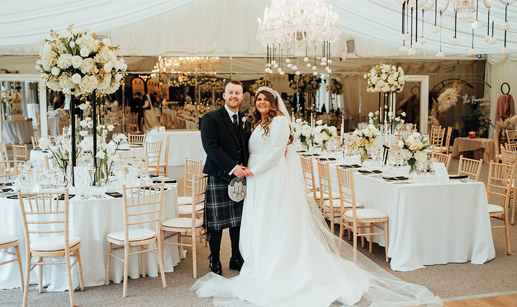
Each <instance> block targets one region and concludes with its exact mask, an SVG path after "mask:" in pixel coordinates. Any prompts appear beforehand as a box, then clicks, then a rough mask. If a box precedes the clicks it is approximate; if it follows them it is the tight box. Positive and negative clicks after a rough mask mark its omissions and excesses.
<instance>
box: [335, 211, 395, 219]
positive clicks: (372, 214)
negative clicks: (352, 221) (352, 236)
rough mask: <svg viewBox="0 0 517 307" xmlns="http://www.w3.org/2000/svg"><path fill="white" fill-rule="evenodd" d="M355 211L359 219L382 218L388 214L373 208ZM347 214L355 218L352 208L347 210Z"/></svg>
mask: <svg viewBox="0 0 517 307" xmlns="http://www.w3.org/2000/svg"><path fill="white" fill-rule="evenodd" d="M355 212H356V214H357V218H358V219H382V218H385V217H387V216H388V215H387V214H386V213H384V212H382V211H379V210H377V209H372V208H367V209H357V210H355ZM345 216H346V217H349V218H354V212H353V211H352V210H348V211H346V212H345Z"/></svg>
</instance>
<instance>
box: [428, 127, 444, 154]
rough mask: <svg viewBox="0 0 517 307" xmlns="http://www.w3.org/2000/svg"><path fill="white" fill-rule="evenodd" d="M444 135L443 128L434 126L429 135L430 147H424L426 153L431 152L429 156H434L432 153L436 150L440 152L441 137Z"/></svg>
mask: <svg viewBox="0 0 517 307" xmlns="http://www.w3.org/2000/svg"><path fill="white" fill-rule="evenodd" d="M444 136H445V128H443V129H440V128H438V129H437V128H435V129H433V132H432V133H431V135H430V139H429V144H430V145H431V149H426V152H427V153H429V152H430V153H431V157H434V154H435V153H437V152H442V146H443V138H444Z"/></svg>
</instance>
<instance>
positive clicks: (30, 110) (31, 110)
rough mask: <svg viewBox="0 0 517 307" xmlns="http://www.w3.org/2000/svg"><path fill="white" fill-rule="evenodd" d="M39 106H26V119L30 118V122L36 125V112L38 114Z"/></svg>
mask: <svg viewBox="0 0 517 307" xmlns="http://www.w3.org/2000/svg"><path fill="white" fill-rule="evenodd" d="M39 109H40V107H39V104H37V103H28V104H27V118H32V122H33V123H34V124H36V112H39Z"/></svg>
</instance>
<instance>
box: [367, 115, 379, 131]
mask: <svg viewBox="0 0 517 307" xmlns="http://www.w3.org/2000/svg"><path fill="white" fill-rule="evenodd" d="M368 123H369V124H372V125H374V126H375V128H377V127H378V126H379V111H375V113H373V112H370V113H368Z"/></svg>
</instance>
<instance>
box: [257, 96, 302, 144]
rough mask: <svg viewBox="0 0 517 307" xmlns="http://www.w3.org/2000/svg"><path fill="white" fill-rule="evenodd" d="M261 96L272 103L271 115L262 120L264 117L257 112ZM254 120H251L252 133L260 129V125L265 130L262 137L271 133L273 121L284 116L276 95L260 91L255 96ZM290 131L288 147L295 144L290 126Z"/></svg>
mask: <svg viewBox="0 0 517 307" xmlns="http://www.w3.org/2000/svg"><path fill="white" fill-rule="evenodd" d="M260 94H263V95H264V96H266V99H267V100H268V101H269V103H270V109H269V114H268V115H267V116H266V117H265V118H264V120H262V115H260V112H259V111H258V110H257V98H258V96H259V95H260ZM252 116H253V119H252V120H251V129H252V131H253V130H255V128H257V127H258V125H262V129H263V130H264V133H263V134H262V136H264V135H266V134H268V133H269V125H271V122H272V121H273V118H275V117H277V116H284V114H283V113H282V112H280V111H279V110H278V101H277V100H276V97H275V95H273V94H272V93H270V92H268V91H264V90H263V91H260V92H257V93H256V94H255V103H254V106H253V113H252ZM289 130H290V131H291V133H290V135H289V142H288V143H287V145H289V144H292V143H293V142H294V135H293V129H292V128H291V126H289Z"/></svg>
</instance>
